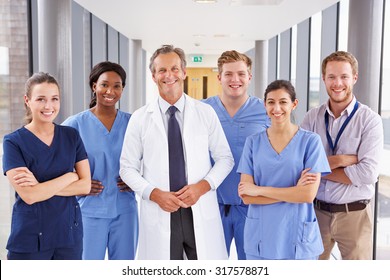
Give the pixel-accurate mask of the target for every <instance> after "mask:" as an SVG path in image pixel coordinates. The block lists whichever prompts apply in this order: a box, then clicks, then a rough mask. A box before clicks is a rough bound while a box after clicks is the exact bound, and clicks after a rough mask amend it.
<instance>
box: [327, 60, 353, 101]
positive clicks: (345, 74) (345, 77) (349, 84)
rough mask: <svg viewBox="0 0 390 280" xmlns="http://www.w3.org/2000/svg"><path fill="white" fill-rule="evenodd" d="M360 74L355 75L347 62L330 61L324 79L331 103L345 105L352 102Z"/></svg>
mask: <svg viewBox="0 0 390 280" xmlns="http://www.w3.org/2000/svg"><path fill="white" fill-rule="evenodd" d="M357 78H358V74H357V73H356V74H353V71H352V66H351V64H350V63H348V62H346V61H329V62H328V63H327V65H326V68H325V73H324V75H323V76H322V79H323V81H324V83H325V87H326V91H327V93H328V95H329V99H330V102H331V103H336V104H339V105H345V107H346V106H347V105H348V104H349V103H350V102H351V101H352V99H353V95H352V90H353V86H354V84H355V83H356V81H357Z"/></svg>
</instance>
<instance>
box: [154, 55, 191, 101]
mask: <svg viewBox="0 0 390 280" xmlns="http://www.w3.org/2000/svg"><path fill="white" fill-rule="evenodd" d="M153 64H154V73H152V76H153V81H154V82H155V83H156V84H157V87H158V90H159V93H160V96H161V97H162V98H164V99H165V100H167V99H169V100H173V99H176V100H177V99H178V98H180V96H181V95H182V94H183V85H184V80H185V78H186V71H185V69H182V67H181V65H182V63H181V60H180V57H179V56H178V55H177V54H176V53H174V52H170V53H166V54H159V55H158V56H157V57H156V59H155V60H154V62H153Z"/></svg>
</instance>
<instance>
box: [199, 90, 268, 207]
mask: <svg viewBox="0 0 390 280" xmlns="http://www.w3.org/2000/svg"><path fill="white" fill-rule="evenodd" d="M203 101H204V102H205V103H207V104H209V105H211V106H212V107H213V108H214V110H215V112H216V113H217V115H218V118H219V120H220V122H221V125H222V128H223V130H224V132H225V135H226V138H227V140H228V142H229V146H230V150H231V151H232V154H233V158H234V167H233V169H232V171H231V172H230V173H229V175H228V176H227V177H226V178H225V180H224V181H223V182H222V184H221V185H220V186H219V187H218V189H217V195H218V202H219V203H220V204H229V205H244V204H243V203H242V200H241V198H240V197H239V196H238V191H237V188H238V183H239V182H240V175H239V174H238V173H237V166H238V163H239V161H240V158H241V154H242V150H243V148H244V144H245V140H246V138H247V137H248V136H249V135H252V134H255V133H258V132H260V131H262V130H263V129H265V128H266V127H268V126H269V124H270V121H269V118H268V116H267V113H266V111H265V108H264V103H263V101H262V100H261V99H260V98H257V97H254V96H249V98H248V100H247V101H246V102H245V104H244V105H243V106H242V107H241V108H240V109H239V110H238V112H237V113H236V114H235V115H234V116H233V118H232V117H231V116H230V115H229V114H228V112H227V111H226V109H225V107H224V106H223V104H222V102H221V99H220V98H219V97H218V96H213V97H210V98H208V99H205V100H203Z"/></svg>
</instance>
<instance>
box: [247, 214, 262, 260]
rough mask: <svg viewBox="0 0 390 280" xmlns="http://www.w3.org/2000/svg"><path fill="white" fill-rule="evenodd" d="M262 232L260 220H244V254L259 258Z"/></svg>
mask: <svg viewBox="0 0 390 280" xmlns="http://www.w3.org/2000/svg"><path fill="white" fill-rule="evenodd" d="M261 240H262V231H261V223H260V219H256V218H248V217H247V218H246V220H245V227H244V251H245V253H246V254H249V255H253V256H260V254H261V249H262V248H261V247H262V244H261Z"/></svg>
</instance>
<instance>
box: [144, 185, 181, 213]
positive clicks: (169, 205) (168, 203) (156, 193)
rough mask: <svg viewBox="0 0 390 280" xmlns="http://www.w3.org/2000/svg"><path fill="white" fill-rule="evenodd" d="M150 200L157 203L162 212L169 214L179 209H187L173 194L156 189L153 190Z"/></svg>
mask: <svg viewBox="0 0 390 280" xmlns="http://www.w3.org/2000/svg"><path fill="white" fill-rule="evenodd" d="M150 200H151V201H153V202H155V203H157V204H158V206H160V208H161V209H162V210H164V211H166V212H170V213H171V212H176V211H177V210H179V208H180V207H183V208H188V206H187V204H185V203H184V202H183V201H181V200H180V199H179V198H177V197H176V195H175V193H174V192H166V191H162V190H160V189H158V188H155V189H153V191H152V192H151V194H150Z"/></svg>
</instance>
